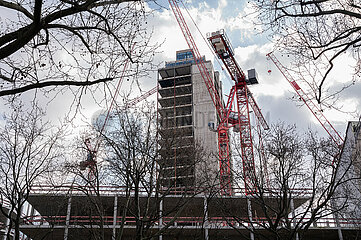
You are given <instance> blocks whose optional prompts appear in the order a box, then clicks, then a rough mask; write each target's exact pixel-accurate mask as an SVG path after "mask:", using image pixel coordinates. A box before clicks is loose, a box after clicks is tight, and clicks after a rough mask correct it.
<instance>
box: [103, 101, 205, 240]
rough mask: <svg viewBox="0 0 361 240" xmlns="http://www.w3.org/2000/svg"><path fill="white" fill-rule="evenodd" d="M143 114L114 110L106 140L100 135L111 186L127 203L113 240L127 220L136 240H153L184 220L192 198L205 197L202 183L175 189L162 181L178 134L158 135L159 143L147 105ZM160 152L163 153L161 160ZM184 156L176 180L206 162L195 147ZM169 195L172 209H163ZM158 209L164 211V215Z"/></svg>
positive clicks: (153, 119)
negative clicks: (131, 223) (117, 187)
mask: <svg viewBox="0 0 361 240" xmlns="http://www.w3.org/2000/svg"><path fill="white" fill-rule="evenodd" d="M142 109H143V110H139V109H126V110H123V109H118V110H117V111H115V112H114V116H113V121H112V124H111V126H109V130H108V131H107V134H104V142H105V146H106V151H105V152H106V160H107V162H108V163H109V171H110V173H111V176H112V178H113V179H114V181H113V182H114V183H116V184H118V185H121V186H124V187H125V188H124V193H125V199H126V201H125V205H124V206H123V207H122V212H121V214H120V215H121V216H122V217H121V219H122V220H121V228H120V230H119V232H118V234H117V239H121V238H122V237H123V229H124V224H125V222H126V219H127V218H128V217H131V218H134V219H135V225H136V239H152V238H154V237H157V236H159V235H161V234H163V233H166V231H167V229H168V227H169V226H172V225H173V223H174V222H176V221H177V219H178V217H181V216H185V215H184V214H185V212H186V211H187V210H186V208H187V206H188V205H187V204H189V203H190V202H191V200H192V199H193V198H194V196H195V195H197V194H199V193H201V192H203V191H204V185H203V183H204V182H201V181H203V180H199V182H197V183H196V182H195V181H192V182H191V181H189V182H183V183H182V184H183V186H182V187H179V185H178V184H179V183H178V182H177V181H175V180H176V179H174V180H173V181H171V180H166V179H165V178H166V176H169V174H173V173H169V172H167V171H169V162H171V164H173V162H174V159H173V158H172V156H173V157H174V150H172V149H174V147H175V146H176V145H175V142H176V141H180V138H179V137H180V133H178V134H177V133H174V135H173V134H172V136H167V137H166V136H165V135H164V134H165V133H162V134H163V138H162V141H160V140H159V139H158V134H159V132H158V130H157V117H156V116H157V113H156V112H155V111H154V108H153V107H150V105H144V106H143V108H142ZM160 121H161V120H160ZM162 151H166V152H167V153H166V154H161V153H160V152H162ZM184 151H187V152H182V153H178V154H179V155H181V154H186V155H187V157H188V161H189V163H188V165H187V166H185V167H184V168H183V169H181V171H184V172H183V173H178V174H181V175H182V174H183V175H185V172H187V173H188V174H189V175H192V174H196V173H195V170H194V169H195V167H196V165H197V164H199V163H200V162H202V161H205V158H206V157H205V156H204V151H203V150H202V149H201V147H200V146H198V145H197V144H194V145H193V147H192V148H191V149H188V150H184ZM191 159H193V162H192V161H191ZM174 195H177V197H176V198H174V199H173V201H174V202H173V203H172V204H173V206H172V207H169V206H168V207H167V204H166V203H162V202H163V201H166V200H165V199H166V198H167V197H171V196H174ZM162 204H164V205H165V209H163V210H161V208H162V207H161V205H162ZM166 207H167V209H166ZM163 217H165V218H167V219H168V220H167V221H163V226H162V227H159V228H155V226H158V224H159V220H160V218H163ZM155 229H156V230H155Z"/></svg>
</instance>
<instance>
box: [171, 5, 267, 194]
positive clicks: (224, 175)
mask: <svg viewBox="0 0 361 240" xmlns="http://www.w3.org/2000/svg"><path fill="white" fill-rule="evenodd" d="M168 2H169V4H170V6H171V9H172V11H173V13H174V16H175V17H176V20H177V22H178V24H179V27H180V29H181V31H182V33H183V35H184V38H185V40H186V42H187V44H188V47H189V48H190V49H191V50H192V54H193V58H194V60H195V63H196V65H197V67H198V69H199V72H200V75H201V76H202V78H203V80H204V83H205V84H206V87H207V90H208V92H209V94H210V97H211V99H212V101H213V103H214V106H215V107H216V111H217V115H218V117H219V119H220V123H219V125H218V127H217V132H218V154H219V168H220V190H221V193H222V194H225V195H231V194H232V172H231V159H230V147H229V129H230V128H231V127H235V129H236V130H239V133H240V140H241V152H242V164H243V175H244V183H245V192H246V194H252V193H254V192H255V189H256V188H255V185H254V183H255V181H254V180H255V177H256V174H255V165H254V154H253V143H252V134H251V125H250V111H249V105H251V107H252V108H253V110H254V112H255V114H256V116H257V118H258V119H259V121H260V123H261V125H262V126H263V127H264V128H265V129H268V125H267V123H266V121H265V119H264V117H263V115H262V114H261V111H260V109H259V108H258V105H257V104H256V102H255V100H254V98H253V96H252V94H251V92H250V91H249V89H248V87H247V84H250V83H257V80H256V76H255V74H254V76H253V77H252V78H249V79H247V78H246V76H245V74H244V73H243V72H242V70H241V68H240V67H239V65H238V64H237V62H236V61H235V59H234V54H233V49H232V47H231V44H230V43H229V41H228V39H227V38H226V36H225V35H224V33H223V32H219V31H218V32H216V33H212V36H210V38H209V40H210V42H211V44H212V46H213V48H214V50H215V52H216V54H217V55H218V57H219V58H220V59H222V61H223V63H224V65H225V67H226V68H227V71H228V72H229V74H230V75H231V78H232V79H233V80H234V81H235V83H236V84H235V85H234V86H233V87H232V88H231V90H230V94H229V96H228V100H227V103H226V106H224V105H223V102H222V100H221V97H220V96H219V93H218V91H217V90H216V89H215V86H214V83H213V80H212V78H211V76H210V74H209V72H208V70H207V68H206V66H205V63H204V62H203V59H202V57H201V54H200V53H199V50H198V47H197V45H196V43H195V41H194V39H193V37H192V34H191V32H190V30H189V28H188V26H187V23H186V22H185V20H184V17H183V15H182V13H181V11H180V8H179V6H178V1H177V0H168ZM251 73H253V72H251ZM254 73H255V72H254ZM249 75H250V74H249ZM251 75H252V74H251ZM235 98H236V101H237V106H236V108H237V109H236V111H234V110H233V103H234V99H235Z"/></svg>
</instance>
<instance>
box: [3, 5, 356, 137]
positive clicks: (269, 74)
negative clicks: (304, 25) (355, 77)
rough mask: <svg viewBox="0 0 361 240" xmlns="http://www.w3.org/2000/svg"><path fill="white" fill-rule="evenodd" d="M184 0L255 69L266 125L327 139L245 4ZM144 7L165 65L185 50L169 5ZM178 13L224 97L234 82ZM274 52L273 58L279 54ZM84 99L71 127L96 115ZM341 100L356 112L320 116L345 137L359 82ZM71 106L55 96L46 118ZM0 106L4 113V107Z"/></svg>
mask: <svg viewBox="0 0 361 240" xmlns="http://www.w3.org/2000/svg"><path fill="white" fill-rule="evenodd" d="M184 2H185V5H186V7H187V9H188V11H189V13H190V14H191V15H192V16H193V19H194V21H195V22H196V24H197V26H198V28H199V29H200V31H201V33H202V34H203V35H204V36H206V34H207V33H209V32H213V31H217V30H219V29H225V32H226V34H227V36H228V38H229V39H230V42H231V44H232V45H233V48H234V50H235V58H236V60H237V61H238V64H239V65H240V66H241V68H242V69H243V71H244V72H246V71H247V69H250V68H255V69H256V71H257V73H258V76H259V79H258V81H259V84H258V85H252V86H250V87H249V88H250V90H251V92H252V93H253V95H254V97H255V98H256V101H257V103H258V106H259V107H260V108H261V110H262V112H263V114H264V116H266V118H267V120H269V123H270V124H272V123H276V122H279V121H283V122H285V123H288V124H296V125H297V127H298V128H299V129H300V130H301V131H307V129H308V128H311V129H313V130H315V131H317V132H318V133H320V134H321V135H322V136H326V135H325V131H324V130H323V129H322V128H321V126H320V124H318V123H317V121H316V120H315V119H314V117H313V116H312V114H311V112H309V111H308V109H306V107H305V106H303V107H299V106H297V103H296V102H295V101H292V100H291V99H292V97H293V96H294V92H293V89H292V88H291V86H290V85H289V83H288V82H287V81H286V80H285V79H284V77H283V76H282V75H281V73H280V72H279V71H278V70H277V69H276V67H275V66H274V65H273V64H272V63H271V61H269V60H267V57H266V54H267V53H268V52H270V51H271V50H273V43H272V42H271V41H270V38H269V33H263V34H261V33H260V26H259V25H254V24H253V22H257V16H256V15H255V14H251V13H252V8H251V5H250V3H249V2H247V1H239V0H219V1H216V0H211V1H209V0H208V1H203V0H188V1H184ZM147 7H148V9H149V10H154V11H155V12H154V14H153V15H152V17H151V18H150V19H148V27H149V28H150V29H152V30H153V32H154V34H153V39H152V41H153V43H163V44H162V45H161V47H160V48H159V49H158V52H159V53H158V54H156V55H155V63H156V64H160V66H164V62H165V61H172V60H175V55H176V51H177V50H182V49H187V48H188V47H187V44H186V41H185V40H184V37H183V35H182V33H181V30H180V28H179V26H178V24H177V22H176V20H175V17H174V15H173V13H172V11H171V9H170V7H169V5H168V1H166V0H160V1H157V4H154V3H153V2H148V3H147ZM182 11H183V15H184V17H185V19H186V21H187V23H188V26H189V28H190V30H191V33H192V34H193V37H194V39H195V41H196V43H197V46H198V48H199V51H200V53H201V54H202V55H205V56H206V59H207V60H212V62H213V64H214V67H215V69H216V70H218V71H219V72H220V73H221V81H222V83H223V93H224V94H227V93H228V91H229V89H230V87H231V84H232V82H231V81H230V78H229V77H228V74H227V72H225V71H222V69H221V66H220V65H219V64H218V62H217V61H215V58H214V55H213V54H212V52H211V50H210V49H209V48H208V47H207V45H206V43H205V42H204V40H203V39H202V37H201V35H200V34H199V33H198V31H197V29H196V27H195V26H194V25H193V23H192V22H191V20H190V18H189V16H188V14H187V12H186V11H185V10H184V9H182ZM275 54H276V55H277V53H275ZM277 57H279V58H280V60H281V62H282V63H284V64H285V65H286V66H287V63H288V62H289V61H290V60H289V59H287V57H285V56H284V57H282V56H280V55H277ZM342 58H343V59H341V60H340V62H339V63H338V64H336V67H335V70H333V72H332V74H331V78H330V82H329V84H330V85H331V86H341V85H342V84H343V83H344V82H345V80H347V79H349V78H351V77H352V70H351V68H350V67H349V66H351V65H352V63H353V62H352V59H351V58H350V57H348V56H346V55H345V56H343V57H342ZM269 70H270V71H269ZM156 82H157V72H156V69H154V72H153V73H152V74H150V76H149V77H146V78H143V79H140V83H141V88H142V90H143V91H147V90H149V89H151V88H153V87H154V86H156ZM301 87H305V86H301ZM129 89H130V88H129V83H127V82H124V83H123V85H122V91H123V92H129ZM139 94H140V93H139V91H137V90H134V91H132V94H131V96H130V98H133V97H136V96H138V95H139ZM88 95H89V96H87V93H85V97H84V100H83V101H82V106H81V113H82V114H80V115H78V116H76V118H75V120H74V122H73V124H74V126H80V125H86V124H88V123H90V121H91V118H92V116H93V115H94V113H96V112H99V109H100V108H99V106H97V105H96V104H94V101H93V100H92V99H91V97H90V94H88ZM340 97H341V99H340V101H339V105H340V106H341V108H342V110H344V111H348V112H356V113H355V114H345V113H341V112H337V111H334V110H329V109H325V111H324V115H325V116H326V117H327V118H328V119H329V120H330V122H331V123H332V124H333V125H334V126H335V128H336V129H337V130H338V131H339V132H340V133H341V135H342V136H343V135H344V133H345V129H346V124H347V121H349V120H356V119H357V116H358V115H359V114H360V110H361V83H360V82H356V84H355V85H354V86H353V87H352V88H350V89H348V90H347V91H345V92H343V93H342V94H341V96H340ZM23 98H24V99H26V98H28V99H30V98H31V94H30V96H27V95H26V94H24V96H23ZM148 100H155V95H154V96H152V97H149V98H148ZM119 101H121V100H119ZM70 105H71V100H70V98H68V95H67V93H59V94H58V96H57V98H56V99H55V100H54V101H52V102H51V103H49V104H48V108H47V114H48V116H49V117H50V118H51V119H52V120H57V119H61V118H62V115H64V114H66V113H67V111H68V110H67V109H69V106H70ZM298 105H299V104H298ZM2 108H3V109H4V106H3V107H2ZM0 110H1V108H0Z"/></svg>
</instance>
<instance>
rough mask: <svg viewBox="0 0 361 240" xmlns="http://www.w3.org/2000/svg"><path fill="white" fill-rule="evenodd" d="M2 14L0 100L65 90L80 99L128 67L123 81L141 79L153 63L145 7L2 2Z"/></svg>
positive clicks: (129, 2)
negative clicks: (32, 92) (89, 88)
mask: <svg viewBox="0 0 361 240" xmlns="http://www.w3.org/2000/svg"><path fill="white" fill-rule="evenodd" d="M0 10H1V11H2V13H3V14H2V23H3V24H2V25H1V28H0V32H1V33H0V96H7V95H14V94H18V93H23V92H26V91H29V90H32V89H43V90H44V92H45V93H48V92H49V91H51V90H53V89H55V88H56V87H58V88H57V91H59V90H63V91H64V88H65V87H67V86H68V87H69V86H76V87H81V88H80V89H78V90H74V89H73V90H72V91H73V94H75V95H77V96H79V95H81V94H83V93H84V88H82V87H86V86H90V85H97V84H99V83H110V82H112V81H113V80H116V79H119V77H120V76H122V74H123V73H122V69H123V66H124V65H125V62H126V61H130V62H132V63H133V64H134V65H133V68H132V70H129V71H126V72H125V76H126V77H130V76H133V75H135V74H137V75H138V77H139V76H141V75H142V74H145V69H146V66H145V65H147V66H148V65H149V64H151V62H152V59H153V55H154V50H155V47H156V46H152V45H151V44H150V43H149V40H150V37H151V34H152V30H149V29H147V28H146V24H147V16H148V15H149V14H150V12H149V11H148V10H146V6H145V3H144V1H140V0H138V1H137V0H118V1H111V0H86V1H67V0H57V1H51V2H48V1H41V0H35V1H25V2H24V1H21V2H18V1H0ZM97 88H98V89H101V88H100V86H99V87H97ZM93 91H94V89H93Z"/></svg>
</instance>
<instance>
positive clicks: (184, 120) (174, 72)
mask: <svg viewBox="0 0 361 240" xmlns="http://www.w3.org/2000/svg"><path fill="white" fill-rule="evenodd" d="M203 61H204V62H205V65H206V67H207V70H208V72H209V74H210V76H211V78H212V80H213V82H214V85H215V89H216V90H217V91H218V92H219V93H221V92H222V89H221V83H220V81H219V73H218V72H215V71H214V69H213V65H212V62H211V61H206V59H205V58H204V59H203ZM158 73H159V74H158V76H159V79H158V84H159V95H158V102H159V108H158V112H159V119H160V133H161V134H160V135H161V136H160V138H161V139H160V143H161V144H160V145H161V154H160V155H161V156H160V157H161V161H160V163H161V166H162V167H161V168H162V173H161V174H160V176H161V178H162V184H163V185H164V186H167V187H169V186H173V187H176V188H189V187H193V186H195V185H197V184H200V183H202V182H205V181H206V179H208V178H210V177H211V178H212V177H215V175H216V174H217V172H218V161H217V151H218V148H217V133H216V132H215V131H212V130H214V128H216V125H217V122H218V119H217V113H216V108H215V106H214V104H213V102H212V99H211V97H210V94H209V92H208V90H207V87H206V85H205V84H204V81H203V78H202V76H201V74H200V72H199V69H198V67H197V65H196V64H195V61H194V58H193V55H192V52H191V50H181V51H177V52H176V60H175V61H171V62H166V63H165V67H164V68H161V69H159V70H158ZM219 95H220V96H221V94H219ZM205 167H206V169H205ZM209 173H212V174H209ZM208 180H209V179H208Z"/></svg>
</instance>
